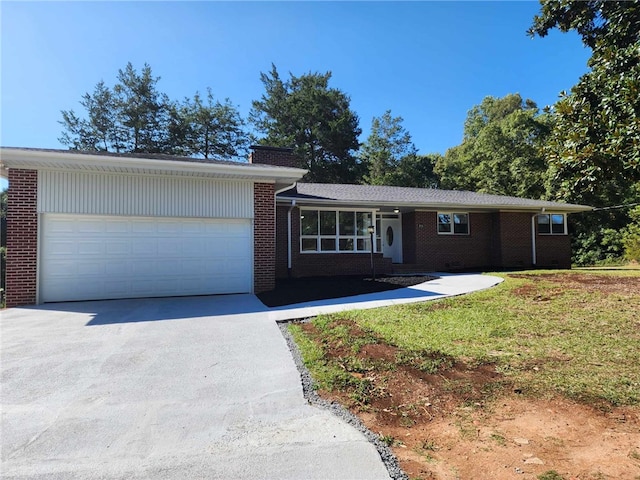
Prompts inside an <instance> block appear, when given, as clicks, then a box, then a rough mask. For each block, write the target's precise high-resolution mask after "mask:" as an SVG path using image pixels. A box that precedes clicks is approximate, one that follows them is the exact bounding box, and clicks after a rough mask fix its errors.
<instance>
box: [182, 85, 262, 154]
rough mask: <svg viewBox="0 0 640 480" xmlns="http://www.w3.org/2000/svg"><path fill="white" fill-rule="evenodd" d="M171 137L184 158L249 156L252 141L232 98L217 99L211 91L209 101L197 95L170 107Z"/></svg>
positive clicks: (207, 97) (208, 90) (208, 91)
mask: <svg viewBox="0 0 640 480" xmlns="http://www.w3.org/2000/svg"><path fill="white" fill-rule="evenodd" d="M169 138H170V143H171V144H173V145H175V146H176V147H175V148H176V150H178V151H179V153H181V154H183V155H192V156H197V157H204V158H236V159H239V158H245V157H246V156H247V149H248V147H249V144H250V140H251V136H250V135H249V134H248V133H247V132H246V130H245V121H244V120H243V119H242V117H241V116H240V113H239V112H238V110H237V109H236V107H235V106H234V105H233V104H232V103H231V101H230V100H229V99H225V101H224V102H223V103H222V102H220V101H218V100H215V98H214V96H213V93H212V92H211V89H207V96H206V98H202V97H201V96H200V94H199V93H198V92H196V94H195V95H194V96H193V99H189V98H185V100H184V101H183V102H182V103H181V104H178V103H175V102H174V103H172V104H171V105H170V107H169Z"/></svg>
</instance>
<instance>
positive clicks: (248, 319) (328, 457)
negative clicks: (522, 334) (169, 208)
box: [0, 275, 500, 479]
mask: <svg viewBox="0 0 640 480" xmlns="http://www.w3.org/2000/svg"><path fill="white" fill-rule="evenodd" d="M490 278H491V277H482V276H478V275H476V276H455V277H443V278H442V279H441V280H438V281H436V282H438V283H434V282H429V284H427V285H422V286H419V287H412V288H411V289H401V290H396V291H392V292H387V299H386V300H383V299H382V298H380V297H379V295H380V294H376V296H368V295H363V296H359V297H353V298H351V299H348V300H345V299H343V300H342V302H344V303H340V302H330V301H328V302H321V304H317V303H318V302H314V304H313V305H308V306H295V308H290V309H268V308H267V307H265V306H264V305H263V304H262V303H260V302H259V301H258V300H257V298H256V297H255V296H253V295H230V296H210V297H185V298H160V299H138V300H114V301H100V302H78V303H60V304H48V305H44V306H38V307H32V308H14V309H9V310H5V311H2V312H0V333H1V340H0V341H1V344H0V348H1V352H0V355H1V365H0V369H1V372H0V373H1V375H2V392H1V397H2V398H1V400H2V405H1V408H2V425H1V427H2V451H1V461H2V465H1V473H2V478H8V479H9V478H29V479H33V478H42V479H44V478H47V479H67V478H83V479H85V478H100V479H114V478H122V479H124V478H127V479H131V478H132V479H142V478H154V479H183V478H190V479H191V478H193V479H201V478H202V479H204V478H207V479H217V478H220V479H228V478H234V479H254V478H255V479H258V478H269V479H280V478H282V479H299V478H305V479H343V478H344V479H348V478H357V479H386V478H389V475H388V472H387V470H386V469H385V467H384V465H383V463H382V462H381V459H380V456H379V454H378V452H377V451H376V450H375V448H374V447H373V446H372V445H371V444H370V443H369V442H367V441H366V439H365V437H364V436H363V435H362V434H361V433H360V432H358V431H357V430H355V429H354V428H353V427H351V426H350V425H348V424H346V423H345V422H343V421H342V420H340V419H339V418H338V417H336V416H334V415H333V414H331V413H330V412H328V411H325V410H322V409H320V408H317V407H314V406H312V405H309V404H308V403H307V402H306V401H305V400H304V398H303V394H302V388H301V382H300V377H299V374H298V371H297V370H296V367H295V365H294V362H293V361H292V357H291V354H290V352H289V350H288V348H287V346H286V342H285V341H284V339H283V337H282V335H281V333H280V331H279V329H278V327H277V325H276V323H275V322H274V319H283V318H296V317H298V316H309V315H312V314H314V312H319V311H335V310H336V309H345V308H372V307H374V306H380V305H383V304H393V303H400V302H410V301H421V300H426V299H434V298H441V297H442V296H443V295H447V294H450V295H453V294H460V293H463V292H464V291H472V290H477V289H481V288H487V287H489V286H490V284H491V282H493V284H495V283H498V281H499V280H500V279H495V278H494V279H493V280H490ZM456 279H459V281H458V282H456ZM447 292H448V293H447ZM318 309H320V310H318Z"/></svg>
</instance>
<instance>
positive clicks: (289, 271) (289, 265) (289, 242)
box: [287, 200, 296, 276]
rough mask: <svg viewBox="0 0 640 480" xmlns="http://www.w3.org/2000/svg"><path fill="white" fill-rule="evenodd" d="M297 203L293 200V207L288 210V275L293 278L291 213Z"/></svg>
mask: <svg viewBox="0 0 640 480" xmlns="http://www.w3.org/2000/svg"><path fill="white" fill-rule="evenodd" d="M295 206H296V201H295V200H291V206H290V207H289V210H287V273H288V274H289V276H291V268H292V262H291V211H292V210H293V209H294V208H295Z"/></svg>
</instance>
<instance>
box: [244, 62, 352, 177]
mask: <svg viewBox="0 0 640 480" xmlns="http://www.w3.org/2000/svg"><path fill="white" fill-rule="evenodd" d="M330 79H331V72H327V73H324V74H321V73H308V74H305V75H301V76H299V77H296V76H294V75H293V74H290V78H289V79H288V80H283V79H282V78H281V77H280V75H279V73H278V71H277V69H276V67H275V65H272V67H271V72H269V73H261V74H260V80H261V81H262V83H263V85H264V87H265V93H264V94H263V95H262V97H261V99H260V100H255V101H253V108H252V110H251V114H250V120H251V122H252V123H253V124H254V125H255V127H256V129H257V131H258V132H259V133H261V134H262V135H264V137H263V138H261V139H260V140H259V143H261V144H263V145H273V146H279V147H293V148H294V151H295V153H296V154H297V156H298V157H299V158H300V159H301V162H302V163H301V167H304V168H307V169H308V170H309V173H308V174H307V177H306V178H307V180H309V181H315V182H342V183H355V182H356V181H357V180H358V178H359V176H360V175H361V168H360V167H359V165H358V163H357V161H356V158H355V157H354V154H353V153H354V151H355V150H356V149H357V148H358V146H359V143H358V136H359V135H360V133H361V129H360V128H359V126H358V116H357V115H356V114H355V113H354V112H353V111H352V110H351V108H350V99H349V97H348V96H347V95H346V94H345V93H344V92H342V91H341V90H338V89H336V88H331V87H329V80H330Z"/></svg>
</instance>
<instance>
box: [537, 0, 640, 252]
mask: <svg viewBox="0 0 640 480" xmlns="http://www.w3.org/2000/svg"><path fill="white" fill-rule="evenodd" d="M541 4H542V7H541V12H540V14H539V15H537V16H536V17H535V18H534V20H533V24H532V26H531V28H530V29H529V31H528V33H529V35H531V36H535V35H538V36H540V37H544V36H546V35H547V34H548V33H549V31H550V30H552V29H556V28H557V29H559V30H560V31H562V32H569V31H575V32H576V33H578V34H579V35H580V37H581V38H582V41H583V43H584V45H585V46H586V47H587V48H589V49H590V50H591V58H590V59H589V61H588V66H589V67H590V70H589V71H588V72H587V73H586V74H584V75H583V76H582V77H581V78H580V79H579V81H578V83H577V84H576V85H575V86H574V87H573V88H572V89H571V91H570V92H568V93H567V92H562V93H561V95H560V99H559V100H558V102H557V103H556V105H555V106H554V111H553V113H554V116H555V119H556V123H555V127H554V128H553V131H552V133H551V135H550V138H549V140H548V142H547V144H546V146H545V149H544V152H545V155H546V156H547V158H548V159H549V162H550V163H551V181H550V192H553V193H554V196H555V197H556V198H560V199H563V200H565V201H571V202H576V203H584V204H588V205H592V206H596V207H607V206H612V205H625V204H633V203H637V202H638V201H640V2H638V1H627V2H614V1H604V0H590V1H588V2H577V1H569V0H552V1H542V2H541ZM572 217H573V218H571V217H570V220H571V225H570V226H571V228H572V230H573V232H574V242H573V250H574V252H576V257H574V259H575V260H576V261H577V262H578V263H583V264H584V263H591V262H590V261H589V262H586V261H583V260H584V259H585V258H590V259H591V260H594V259H595V260H603V259H607V258H610V257H611V256H612V255H614V254H615V252H617V251H618V250H619V248H618V247H617V246H616V247H615V248H613V247H612V245H613V243H612V242H611V241H610V238H611V235H610V231H611V230H613V231H617V232H619V231H620V230H621V229H622V228H624V226H625V225H626V224H627V223H628V222H629V220H630V218H629V214H628V210H626V209H624V208H622V209H612V210H600V211H596V212H592V213H584V214H581V215H572Z"/></svg>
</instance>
